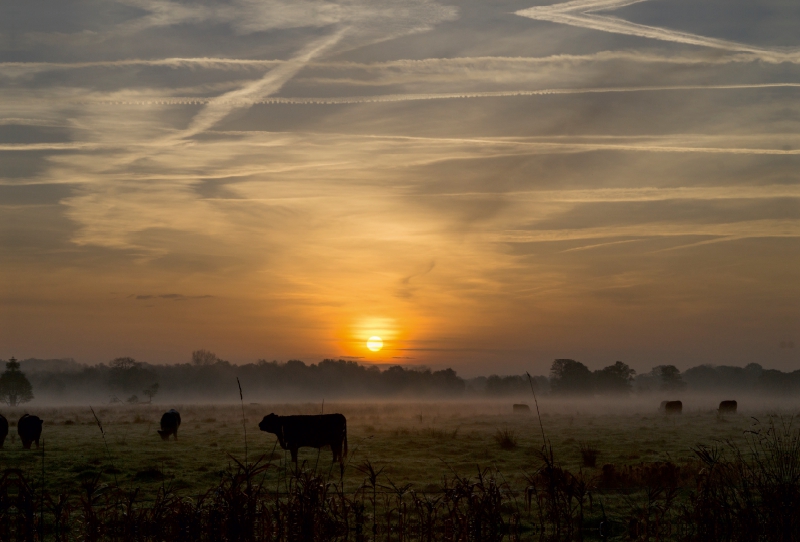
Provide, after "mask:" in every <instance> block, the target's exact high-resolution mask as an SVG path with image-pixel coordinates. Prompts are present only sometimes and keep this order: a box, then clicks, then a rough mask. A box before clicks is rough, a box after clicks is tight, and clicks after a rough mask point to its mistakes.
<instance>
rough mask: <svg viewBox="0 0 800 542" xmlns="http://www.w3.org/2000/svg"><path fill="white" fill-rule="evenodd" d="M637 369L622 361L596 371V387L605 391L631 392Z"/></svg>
mask: <svg viewBox="0 0 800 542" xmlns="http://www.w3.org/2000/svg"><path fill="white" fill-rule="evenodd" d="M634 375H636V371H634V370H633V369H631V368H630V367H629V366H628V364H626V363H622V362H621V361H618V362H616V363H615V364H614V365H609V366H608V367H604V368H603V369H600V370H599V371H595V372H594V379H595V387H596V389H597V390H598V391H600V392H604V393H630V391H631V389H632V388H633V377H634Z"/></svg>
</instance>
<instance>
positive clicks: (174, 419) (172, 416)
mask: <svg viewBox="0 0 800 542" xmlns="http://www.w3.org/2000/svg"><path fill="white" fill-rule="evenodd" d="M180 426H181V415H180V414H179V413H178V411H177V410H175V409H174V408H171V409H169V410H168V411H166V412H165V413H164V414H162V416H161V430H160V431H159V432H158V434H159V435H161V440H169V436H170V435H175V440H178V427H180Z"/></svg>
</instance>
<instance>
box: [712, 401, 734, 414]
mask: <svg viewBox="0 0 800 542" xmlns="http://www.w3.org/2000/svg"><path fill="white" fill-rule="evenodd" d="M738 406H739V405H738V404H737V403H736V401H722V402H721V403H720V404H719V410H718V411H717V412H719V413H720V414H736V408H737V407H738Z"/></svg>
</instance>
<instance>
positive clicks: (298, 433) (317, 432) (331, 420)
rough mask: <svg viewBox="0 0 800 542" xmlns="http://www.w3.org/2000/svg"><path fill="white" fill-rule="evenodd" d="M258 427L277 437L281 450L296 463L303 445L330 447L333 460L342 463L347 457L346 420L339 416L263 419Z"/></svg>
mask: <svg viewBox="0 0 800 542" xmlns="http://www.w3.org/2000/svg"><path fill="white" fill-rule="evenodd" d="M258 428H259V429H261V430H262V431H266V432H267V433H274V434H275V435H277V436H278V442H279V443H280V445H281V448H283V449H284V450H290V451H291V452H292V461H294V462H295V463H297V450H298V449H299V448H302V447H303V446H310V447H312V448H322V447H323V446H330V447H331V451H332V452H333V460H334V461H339V463H344V458H345V457H347V420H346V419H345V417H344V416H343V415H341V414H319V415H315V416H278V415H276V414H270V415H269V416H264V419H263V420H261V423H259V424H258Z"/></svg>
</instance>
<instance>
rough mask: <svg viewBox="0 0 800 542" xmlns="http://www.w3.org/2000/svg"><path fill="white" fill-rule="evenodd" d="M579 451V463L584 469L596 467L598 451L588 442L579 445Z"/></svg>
mask: <svg viewBox="0 0 800 542" xmlns="http://www.w3.org/2000/svg"><path fill="white" fill-rule="evenodd" d="M578 446H579V448H580V451H581V461H583V466H584V467H589V468H592V469H593V468H595V467H596V466H597V458H598V456H599V455H600V450H598V449H597V448H596V447H595V446H593V445H592V444H590V443H588V442H581V443H579V445H578Z"/></svg>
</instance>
